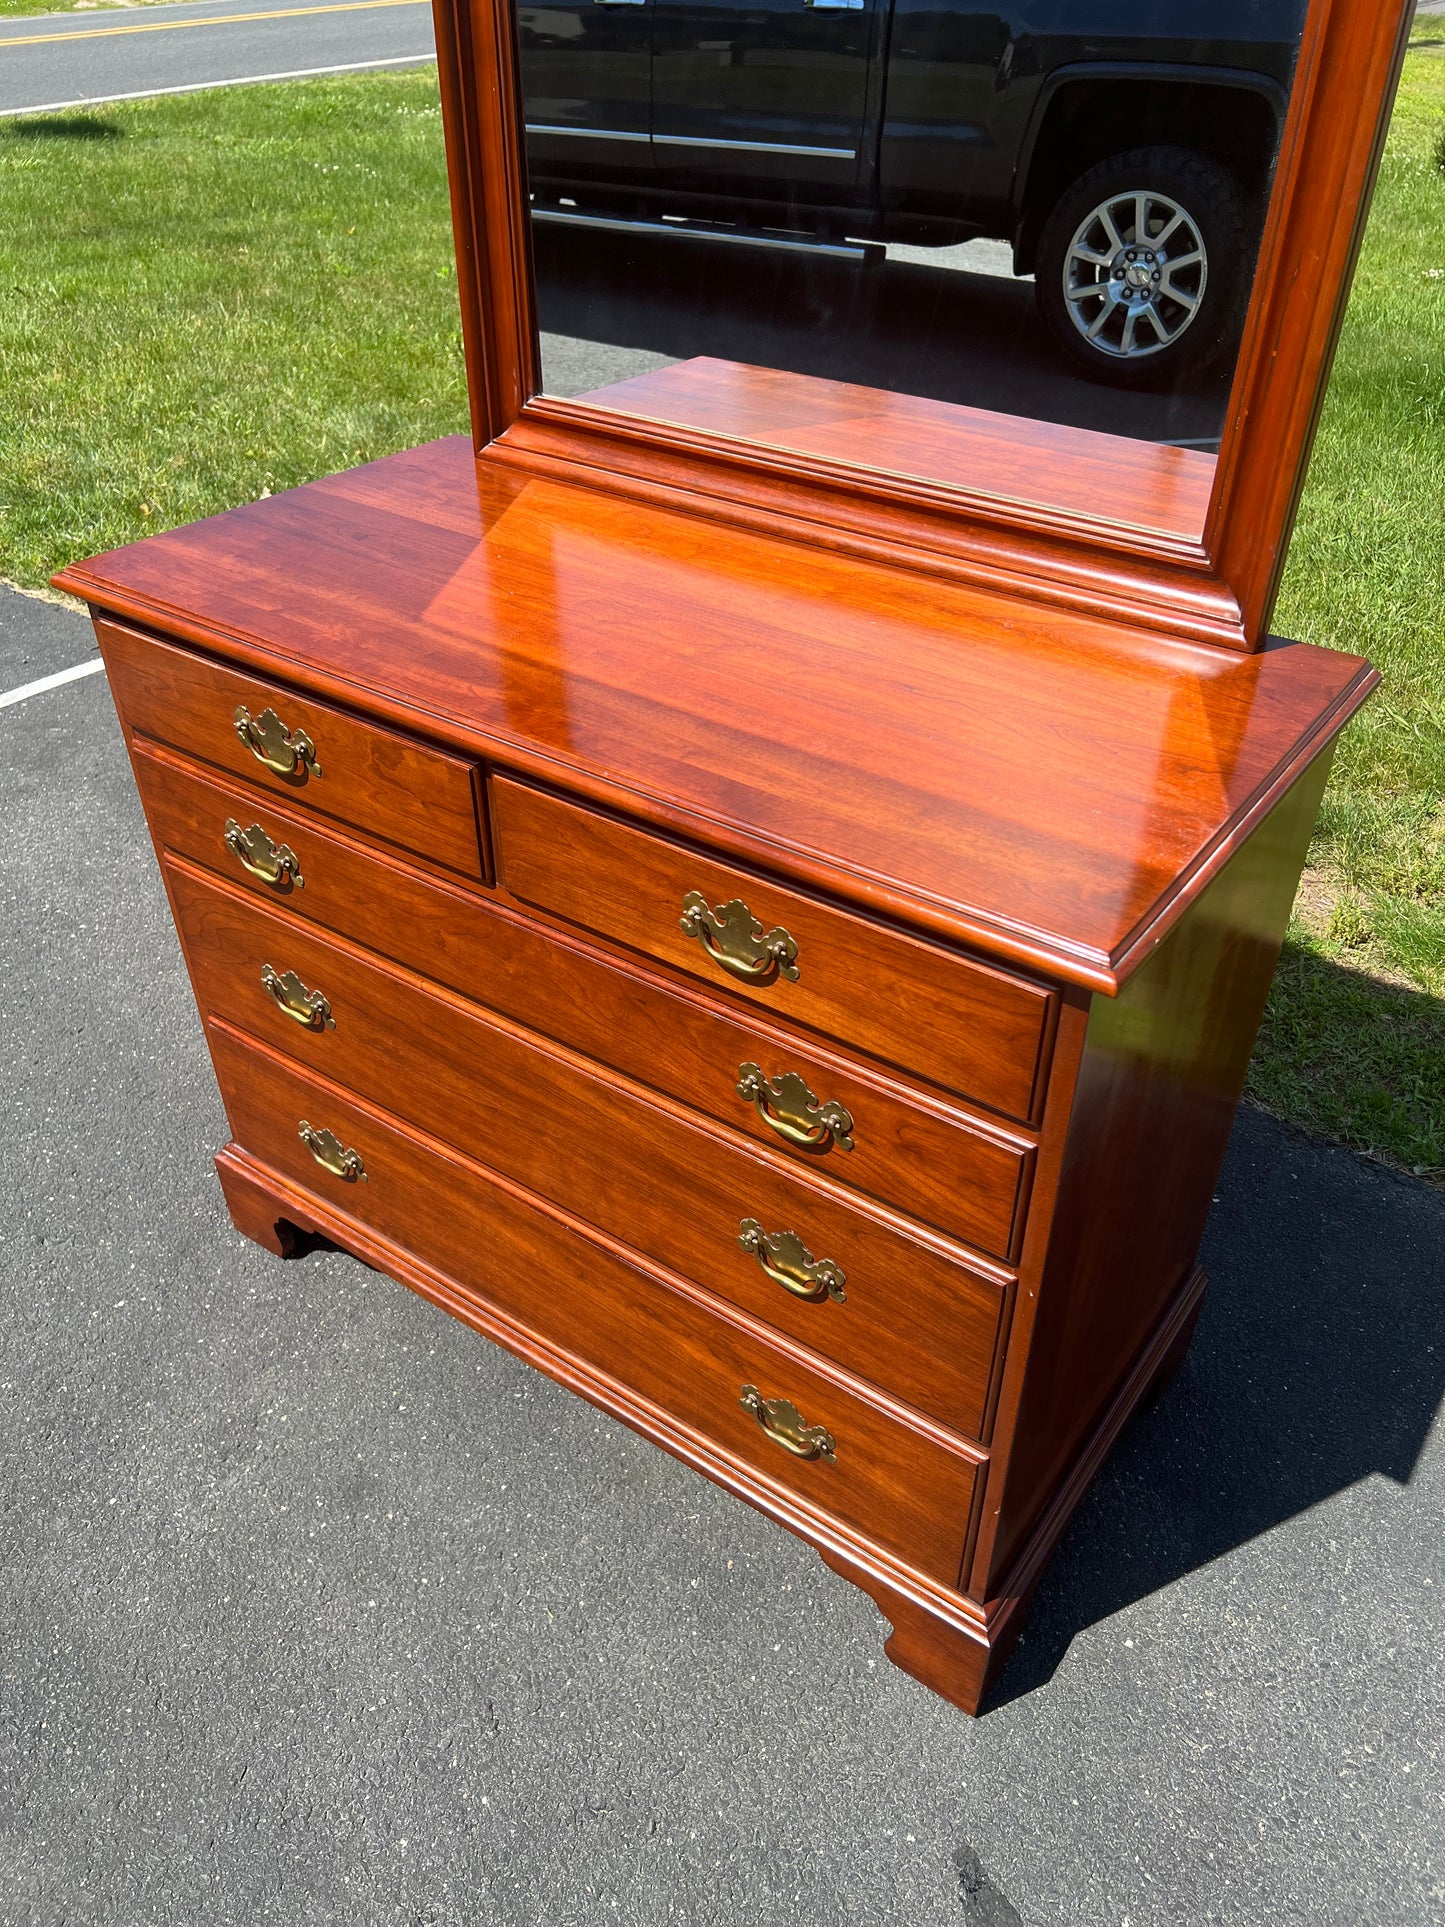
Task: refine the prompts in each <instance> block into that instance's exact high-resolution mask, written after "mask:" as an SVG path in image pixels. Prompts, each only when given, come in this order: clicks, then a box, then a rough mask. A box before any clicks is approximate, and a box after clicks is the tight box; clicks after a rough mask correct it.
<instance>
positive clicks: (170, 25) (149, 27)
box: [0, 0, 430, 47]
mask: <svg viewBox="0 0 1445 1927" xmlns="http://www.w3.org/2000/svg"><path fill="white" fill-rule="evenodd" d="M429 4H430V0H333V3H332V4H331V5H330V6H325V7H274V8H272V10H271V11H270V12H269V13H212V14H207V16H206V17H205V19H204V20H148V21H146V22H145V24H144V25H143V26H135V27H80V28H77V29H76V31H75V32H73V33H27V34H18V35H16V36H15V37H14V38H13V39H6V38H5V37H3V36H0V47H36V46H39V45H40V43H41V42H42V41H45V40H106V39H109V38H110V37H111V36H112V35H114V34H120V33H179V32H180V30H181V29H182V27H229V26H230V25H232V23H233V22H237V21H242V20H295V19H297V18H298V17H299V16H300V15H301V14H303V13H369V12H371V11H372V10H373V9H374V8H376V7H424V6H427V5H429Z"/></svg>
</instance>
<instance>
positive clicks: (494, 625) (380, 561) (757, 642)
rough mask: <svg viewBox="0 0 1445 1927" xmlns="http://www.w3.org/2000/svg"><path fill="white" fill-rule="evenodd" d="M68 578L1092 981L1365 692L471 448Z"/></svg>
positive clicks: (683, 831) (470, 747) (427, 456)
mask: <svg viewBox="0 0 1445 1927" xmlns="http://www.w3.org/2000/svg"><path fill="white" fill-rule="evenodd" d="M55 582H56V586H57V587H59V588H61V589H63V590H65V591H67V592H68V593H70V594H72V595H75V596H77V597H79V598H80V599H82V600H84V601H86V602H87V603H89V604H90V605H91V606H92V607H93V608H95V609H97V610H101V611H104V612H106V613H107V614H110V615H113V616H115V617H118V618H120V619H123V620H130V621H133V622H138V623H140V624H142V625H144V626H147V627H150V628H154V629H156V630H158V631H160V632H162V633H163V634H165V635H167V636H169V637H172V638H175V639H178V640H181V641H183V642H188V643H191V644H193V645H196V646H198V647H200V648H201V649H203V650H207V651H209V652H212V653H214V654H215V655H216V656H218V657H220V658H223V659H225V660H227V661H229V662H231V663H233V664H236V665H238V666H240V667H243V668H246V669H249V670H252V671H253V672H255V673H256V674H258V675H260V676H269V677H274V678H276V679H278V680H280V681H282V682H290V683H294V684H296V685H297V686H299V687H303V688H305V689H306V690H307V691H308V692H311V693H313V694H316V695H320V696H324V697H329V698H331V699H332V700H333V701H336V702H339V703H341V704H343V705H345V706H347V707H351V708H358V709H362V710H365V711H367V712H369V713H371V714H373V715H375V716H377V717H380V718H382V719H384V720H386V721H388V722H391V723H393V724H395V725H396V726H398V727H400V728H403V729H406V730H409V731H411V732H413V733H415V734H418V735H421V736H425V737H430V738H431V739H432V740H434V741H436V742H439V743H441V744H444V745H446V746H447V747H449V748H452V749H454V750H457V751H459V752H461V753H463V754H465V755H468V756H471V757H475V758H477V759H479V760H481V761H483V762H485V763H487V764H489V765H495V766H498V767H501V768H505V769H508V770H510V771H513V772H515V773H517V774H520V775H522V776H524V777H528V778H531V779H532V780H534V781H538V782H541V783H543V784H547V785H551V786H554V787H556V788H558V789H560V790H562V791H564V792H567V793H570V794H572V795H574V796H578V797H581V798H584V799H585V800H587V801H589V802H591V803H593V804H596V805H598V806H600V807H603V808H606V809H610V810H614V811H617V812H619V813H621V814H622V815H624V816H626V817H628V818H631V819H633V820H635V821H638V822H640V823H642V824H644V825H646V826H647V827H649V828H652V829H654V830H658V831H660V832H662V833H664V834H667V835H670V836H673V837H678V838H681V839H683V840H687V841H692V842H695V843H697V844H699V845H701V846H702V847H704V848H705V849H707V850H709V851H713V852H717V853H721V854H722V855H724V856H727V857H731V858H734V859H736V860H739V861H742V862H745V863H748V864H750V865H752V866H754V867H756V868H760V869H762V870H764V871H768V872H772V873H775V874H777V875H778V876H780V877H784V878H787V879H789V880H791V881H794V882H799V883H802V884H804V885H806V886H807V887H809V888H811V889H813V890H815V891H818V892H820V893H821V894H823V895H825V896H827V897H830V898H832V899H834V900H836V901H838V902H840V903H841V904H843V905H845V906H846V907H848V908H852V909H855V910H858V911H861V912H862V913H863V914H865V915H869V916H874V917H878V916H881V917H884V918H887V919H889V920H891V921H895V922H898V923H900V924H901V925H903V926H904V927H905V928H909V929H913V930H915V931H918V932H921V933H923V934H925V935H928V936H931V937H933V938H935V939H938V938H941V939H942V940H944V941H945V942H946V943H949V944H957V945H962V946H964V947H967V948H970V949H973V950H976V951H978V952H980V953H982V954H983V955H984V956H985V957H988V958H991V959H994V960H997V961H999V962H1001V963H1003V964H1004V965H1006V966H1009V967H1013V968H1019V967H1022V968H1024V969H1026V970H1030V971H1034V972H1039V973H1042V974H1043V975H1045V976H1048V977H1052V978H1056V979H1059V980H1062V981H1063V982H1065V983H1071V984H1074V985H1076V986H1078V987H1080V988H1081V989H1084V990H1095V991H1102V992H1104V993H1105V994H1108V995H1113V994H1115V993H1116V992H1117V990H1118V989H1119V988H1120V987H1121V985H1122V984H1123V983H1124V982H1126V981H1127V979H1128V978H1129V977H1130V976H1131V975H1132V974H1133V972H1134V971H1135V970H1136V969H1137V968H1138V967H1139V965H1140V964H1141V963H1143V962H1144V961H1145V959H1146V958H1147V957H1148V956H1149V955H1150V954H1151V953H1152V952H1153V950H1155V949H1156V948H1157V947H1158V945H1159V943H1160V942H1162V941H1163V939H1164V937H1165V936H1166V935H1167V934H1168V932H1169V931H1170V930H1171V929H1172V928H1173V926H1174V924H1175V923H1176V922H1177V921H1178V919H1179V918H1180V917H1181V916H1182V915H1183V914H1184V912H1185V911H1186V910H1187V909H1188V907H1189V905H1190V904H1191V903H1192V902H1193V901H1195V899H1196V898H1197V897H1198V896H1199V895H1200V894H1201V893H1202V891H1203V890H1204V889H1205V888H1206V887H1207V886H1208V884H1209V882H1210V881H1211V880H1212V879H1213V877H1214V876H1215V875H1217V874H1218V871H1219V870H1220V869H1221V868H1222V867H1223V865H1224V863H1225V862H1226V861H1227V860H1228V858H1229V856H1230V855H1231V854H1232V853H1233V852H1234V850H1236V849H1237V848H1238V847H1239V846H1240V844H1241V843H1242V842H1243V841H1244V840H1245V839H1246V838H1247V836H1248V835H1249V833H1250V831H1251V830H1252V829H1253V828H1254V827H1255V825H1256V824H1257V823H1258V822H1260V821H1262V820H1263V818H1264V817H1265V816H1267V815H1268V813H1269V811H1270V810H1271V809H1272V808H1273V807H1274V805H1275V803H1277V802H1278V800H1279V799H1280V798H1281V797H1282V796H1283V795H1284V794H1285V792H1286V791H1287V790H1288V789H1289V787H1290V786H1291V784H1292V783H1293V782H1294V781H1296V780H1297V779H1298V777H1299V776H1300V775H1301V774H1302V773H1303V771H1304V769H1305V768H1306V767H1307V766H1308V765H1309V763H1310V762H1312V761H1313V760H1314V759H1315V758H1316V757H1317V756H1318V755H1320V754H1321V753H1323V752H1324V751H1325V750H1327V749H1328V747H1329V745H1330V743H1331V742H1332V741H1333V739H1334V737H1335V736H1336V735H1337V734H1338V732H1339V731H1340V729H1342V728H1343V726H1344V724H1345V723H1346V722H1347V721H1348V720H1349V717H1350V716H1351V715H1352V714H1353V713H1354V711H1355V710H1356V709H1357V708H1358V707H1359V706H1360V704H1361V703H1362V702H1363V701H1364V700H1365V699H1366V697H1367V696H1368V695H1369V693H1370V691H1371V689H1372V688H1373V687H1374V686H1375V684H1376V682H1377V681H1378V680H1379V678H1378V675H1377V673H1376V672H1375V671H1374V670H1373V669H1372V668H1371V667H1370V666H1369V665H1368V664H1367V663H1365V662H1364V661H1363V660H1362V659H1361V658H1359V657H1356V656H1350V655H1346V654H1344V653H1342V652H1337V651H1334V650H1329V649H1322V648H1318V647H1315V646H1312V645H1308V644H1300V643H1290V642H1283V641H1280V642H1275V643H1272V644H1270V645H1269V646H1268V647H1266V648H1265V649H1264V650H1262V651H1261V652H1259V653H1258V654H1256V655H1252V656H1235V655H1232V654H1228V653H1225V652H1221V651H1218V650H1213V649H1209V648H1206V647H1202V646H1199V645H1193V644H1189V643H1181V642H1177V641H1173V640H1168V639H1164V638H1161V637H1160V636H1158V635H1157V634H1153V633H1150V632H1146V631H1135V630H1129V629H1127V628H1124V627H1121V626H1120V625H1119V624H1117V623H1115V622H1112V621H1099V620H1095V619H1089V618H1085V617H1082V616H1077V615H1070V614H1068V613H1067V612H1063V613H1061V612H1059V611H1057V610H1047V609H1037V608H1031V607H1030V606H1028V605H1027V604H1024V603H1021V602H1017V601H1014V600H1011V599H1009V598H1006V597H1003V596H1000V595H996V594H990V593H984V592H982V591H979V590H977V589H974V588H969V587H966V586H962V585H957V584H952V583H932V582H930V583H923V582H922V581H921V579H920V578H919V577H918V575H917V574H915V573H913V572H911V571H908V570H905V569H899V568H890V567H888V566H886V565H884V564H881V563H864V562H860V561H858V560H856V559H849V558H842V557H839V556H837V555H834V554H831V553H826V552H813V551H809V550H806V549H802V548H800V547H798V546H797V545H795V544H793V543H791V542H788V541H786V540H783V539H781V538H777V537H772V536H764V535H760V534H756V533H753V532H750V531H747V530H740V529H735V528H719V527H708V526H706V525H704V524H702V523H700V522H698V521H697V520H696V519H694V518H690V517H688V516H685V515H682V514H679V513H678V512H677V511H673V510H667V509H653V508H646V507H641V506H639V505H638V504H637V503H635V502H629V501H626V500H624V499H621V498H617V497H610V496H607V495H605V494H603V493H601V492H596V491H592V490H588V489H583V488H580V487H577V486H575V485H571V484H565V483H558V482H553V481H546V480H538V479H536V478H528V477H525V476H520V475H518V476H499V475H498V474H497V473H496V472H495V471H494V470H479V469H478V467H477V465H476V464H475V462H474V460H473V457H472V453H471V449H470V446H469V444H468V443H467V441H466V440H465V439H464V438H462V437H459V436H458V437H448V438H446V439H444V440H442V441H440V442H433V443H429V444H425V445H424V446H423V447H421V448H418V449H411V450H407V451H404V452H403V453H401V454H398V455H394V456H389V457H385V458H383V459H382V460H380V461H377V462H373V463H369V464H367V465H365V466H364V467H361V468H358V469H353V470H349V471H346V472H344V473H342V474H339V475H335V476H327V477H324V478H321V479H320V480H318V481H315V482H311V483H307V484H305V485H303V486H302V487H300V488H297V489H294V490H291V491H289V492H287V493H285V494H281V495H275V496H270V497H267V498H265V499H263V500H262V501H259V502H255V503H249V504H245V505H243V506H241V507H239V508H235V509H231V510H228V511H226V512H224V513H223V514H221V515H217V516H214V517H212V518H210V519H209V520H207V521H205V522H201V523H197V524H193V525H191V526H189V527H185V528H179V529H174V530H170V531H168V532H166V533H163V534H160V535H156V536H153V537H149V538H147V539H145V540H143V541H140V542H137V543H133V544H131V545H129V546H127V547H126V548H124V549H120V550H115V551H112V552H110V553H109V554H106V555H102V556H97V557H94V558H91V559H90V560H88V561H84V562H77V563H75V564H73V565H71V566H70V567H68V568H67V569H65V570H63V571H61V572H60V574H59V575H57V576H56V578H55ZM301 584H305V585H306V587H305V589H304V590H301V589H300V588H299V586H298V585H301Z"/></svg>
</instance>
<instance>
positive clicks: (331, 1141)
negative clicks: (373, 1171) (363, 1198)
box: [297, 1117, 366, 1184]
mask: <svg viewBox="0 0 1445 1927" xmlns="http://www.w3.org/2000/svg"><path fill="white" fill-rule="evenodd" d="M297 1135H298V1136H299V1137H300V1139H301V1142H302V1143H303V1144H304V1145H305V1146H306V1149H307V1150H308V1151H309V1152H310V1153H311V1155H312V1157H314V1158H315V1160H316V1162H317V1163H318V1164H319V1165H320V1166H321V1168H322V1170H323V1171H329V1172H330V1173H331V1175H332V1176H333V1177H335V1178H344V1179H345V1180H346V1182H347V1183H348V1184H355V1183H356V1182H357V1180H358V1179H359V1180H360V1181H361V1183H362V1184H365V1183H366V1166H365V1165H364V1164H363V1163H362V1161H361V1159H360V1158H359V1157H358V1156H357V1154H356V1152H355V1151H352V1150H348V1149H347V1148H346V1147H345V1146H344V1145H343V1144H342V1142H341V1139H340V1138H339V1137H336V1136H335V1135H334V1134H333V1133H332V1132H331V1131H317V1130H313V1129H312V1127H311V1126H310V1125H309V1124H308V1123H307V1122H306V1120H305V1118H304V1117H303V1118H302V1120H301V1129H300V1131H299V1132H298V1133H297Z"/></svg>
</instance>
